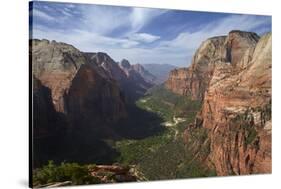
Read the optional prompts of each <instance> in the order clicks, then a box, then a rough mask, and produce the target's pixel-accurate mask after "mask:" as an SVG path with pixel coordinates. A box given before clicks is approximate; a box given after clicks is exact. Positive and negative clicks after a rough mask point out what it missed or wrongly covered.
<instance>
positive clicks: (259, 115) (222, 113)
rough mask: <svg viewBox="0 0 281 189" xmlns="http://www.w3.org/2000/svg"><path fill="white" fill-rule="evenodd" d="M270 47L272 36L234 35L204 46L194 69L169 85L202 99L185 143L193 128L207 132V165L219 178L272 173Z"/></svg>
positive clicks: (173, 74) (182, 72) (176, 76)
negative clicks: (214, 170)
mask: <svg viewBox="0 0 281 189" xmlns="http://www.w3.org/2000/svg"><path fill="white" fill-rule="evenodd" d="M271 46H272V45H271V33H269V34H267V35H264V36H262V38H259V36H257V35H256V34H254V33H249V32H242V31H231V32H230V33H229V35H228V36H226V37H215V38H211V39H208V40H206V41H205V42H203V43H202V45H201V46H200V48H199V49H198V50H197V51H196V54H195V55H194V57H193V62H192V65H191V66H190V67H189V68H183V69H178V70H174V71H172V72H171V74H170V77H169V80H168V81H167V82H166V87H167V88H169V89H171V90H172V91H174V92H176V93H178V94H182V95H190V96H192V98H194V99H201V100H202V102H203V106H202V109H201V111H200V112H199V113H198V114H197V117H196V120H195V122H194V124H193V125H191V126H189V128H188V129H187V130H186V131H185V132H184V136H185V137H184V138H185V140H186V141H188V138H189V137H190V136H189V134H190V133H191V132H190V129H192V128H194V127H195V128H204V129H207V130H208V138H207V139H206V141H208V142H209V143H210V153H209V155H208V158H207V160H206V162H207V165H208V166H210V167H214V168H215V169H216V171H217V174H218V175H231V174H235V175H238V174H239V175H240V174H253V173H271ZM206 141H205V142H206ZM203 143H204V142H203ZM197 155H198V154H197ZM199 156H200V154H199Z"/></svg>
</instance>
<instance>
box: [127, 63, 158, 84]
mask: <svg viewBox="0 0 281 189" xmlns="http://www.w3.org/2000/svg"><path fill="white" fill-rule="evenodd" d="M132 68H133V69H134V70H135V71H136V72H138V73H139V74H140V75H141V76H142V77H143V79H144V80H145V81H146V82H148V83H151V84H156V83H157V77H156V76H155V75H153V74H152V73H150V72H149V71H148V70H146V69H145V68H144V67H143V66H142V65H141V64H134V65H132Z"/></svg>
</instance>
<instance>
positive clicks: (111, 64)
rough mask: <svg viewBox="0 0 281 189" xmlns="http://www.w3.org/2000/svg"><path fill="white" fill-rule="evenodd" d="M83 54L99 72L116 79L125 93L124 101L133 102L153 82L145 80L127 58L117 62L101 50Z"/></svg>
mask: <svg viewBox="0 0 281 189" xmlns="http://www.w3.org/2000/svg"><path fill="white" fill-rule="evenodd" d="M85 55H86V57H87V60H88V61H89V62H92V63H94V64H95V65H97V66H98V69H100V71H99V72H100V73H101V74H103V75H104V74H105V75H107V76H109V77H110V78H111V79H114V80H116V81H117V84H118V85H119V87H120V89H121V90H122V92H123V93H124V95H125V98H126V101H127V102H129V103H131V102H134V101H135V100H136V99H137V98H139V97H140V96H142V95H143V94H144V93H145V92H146V91H147V89H148V88H150V87H151V86H152V85H153V83H150V82H148V81H146V79H145V78H144V77H143V76H142V75H141V74H140V73H139V72H138V71H137V70H136V69H135V66H133V65H131V64H130V63H129V61H128V60H125V59H123V60H122V61H121V62H120V63H118V62H115V61H114V60H113V59H112V58H111V57H110V56H108V55H107V54H106V53H101V52H98V53H85ZM102 72H104V73H102Z"/></svg>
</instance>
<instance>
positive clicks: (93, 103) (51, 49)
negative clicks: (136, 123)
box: [32, 40, 125, 120]
mask: <svg viewBox="0 0 281 189" xmlns="http://www.w3.org/2000/svg"><path fill="white" fill-rule="evenodd" d="M32 71H33V75H34V77H35V78H36V79H37V80H39V81H40V83H42V85H43V86H45V87H48V88H49V89H50V92H51V99H52V102H53V104H54V107H55V110H56V111H57V112H61V113H63V114H65V115H66V116H68V117H69V119H72V118H73V117H76V116H78V115H83V114H84V115H85V114H86V115H90V114H92V113H96V116H89V117H90V118H91V119H95V120H96V119H99V118H102V117H104V118H105V117H106V119H107V120H117V119H118V118H122V117H124V115H125V107H124V97H123V96H122V94H121V91H120V89H119V88H118V85H117V83H116V81H115V80H114V77H113V76H112V75H110V74H111V73H109V72H107V70H105V69H103V68H100V67H99V66H98V65H97V64H96V62H93V61H89V59H88V56H86V55H85V54H84V53H82V52H80V51H79V50H78V49H76V48H74V47H73V46H71V45H68V44H65V43H57V42H55V41H52V42H49V41H47V40H42V41H40V40H33V41H32ZM114 76H115V75H114ZM73 98H76V99H75V100H72V99H73ZM109 102H116V103H109ZM109 109H110V110H112V111H109ZM101 114H103V115H101Z"/></svg>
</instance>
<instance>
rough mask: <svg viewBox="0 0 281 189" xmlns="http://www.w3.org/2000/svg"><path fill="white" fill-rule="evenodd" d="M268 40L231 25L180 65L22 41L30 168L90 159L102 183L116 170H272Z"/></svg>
mask: <svg viewBox="0 0 281 189" xmlns="http://www.w3.org/2000/svg"><path fill="white" fill-rule="evenodd" d="M271 40H272V36H271V33H267V34H264V35H263V36H261V37H260V36H258V35H257V34H256V33H252V32H244V31H238V30H233V31H230V32H229V33H228V35H227V36H217V37H212V38H209V39H206V40H205V41H203V42H202V43H201V45H200V47H199V48H198V49H197V51H196V52H195V54H194V56H193V59H192V63H191V65H190V66H189V67H187V68H177V67H175V66H170V65H159V67H157V65H155V64H147V65H145V64H144V65H141V64H131V63H130V62H129V61H128V60H126V59H122V60H121V61H120V62H117V61H115V60H113V59H112V58H111V57H110V55H108V54H106V53H104V52H82V51H80V50H78V49H77V48H75V47H74V46H72V45H70V44H66V43H62V42H56V41H49V40H45V39H43V40H38V39H32V40H30V66H31V68H32V73H31V79H32V97H33V104H32V111H33V123H32V136H33V167H34V170H37V168H41V167H42V166H44V165H45V164H46V163H47V162H48V161H49V160H54V161H55V163H57V164H59V163H61V162H64V161H66V162H79V163H81V164H89V163H95V164H97V166H95V170H92V171H91V174H92V175H94V176H97V178H98V179H100V180H101V181H102V179H103V178H105V177H104V175H100V172H104V171H109V172H113V173H114V174H113V175H114V176H116V175H117V177H118V178H119V177H120V175H119V173H118V170H119V169H121V168H122V171H123V172H122V174H121V176H122V177H123V176H124V175H125V176H124V179H123V180H122V179H119V180H122V181H124V182H127V181H137V180H159V179H171V178H190V177H201V176H215V175H218V176H226V175H246V174H262V173H271V129H272V123H271V95H272V87H271V82H272V77H271V70H272V66H271V65H272V60H271V51H272V44H271ZM124 58H125V57H124ZM170 70H171V71H170ZM168 72H169V74H167V73H168ZM164 81H165V82H164ZM163 82H164V83H163ZM162 83H163V84H162ZM116 163H117V165H115V164H116ZM119 164H126V165H127V164H128V165H129V168H126V169H124V170H123V167H126V166H123V165H122V166H121V165H119ZM63 165H64V164H63ZM163 165H165V166H163ZM113 169H114V170H113ZM129 170H133V172H134V174H132V173H131V172H130V173H129ZM103 174H104V173H103ZM106 174H107V173H106ZM138 175H141V176H138ZM117 177H116V178H117ZM125 177H126V178H125ZM138 177H142V178H145V179H140V178H138ZM106 178H107V177H106ZM117 180H118V179H117ZM115 181H116V179H115ZM115 181H114V182H115ZM104 182H105V183H108V182H111V180H110V179H106V180H105V181H104ZM112 182H113V181H112ZM62 183H63V184H64V182H62ZM69 183H70V182H67V184H69ZM41 184H42V183H41Z"/></svg>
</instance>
